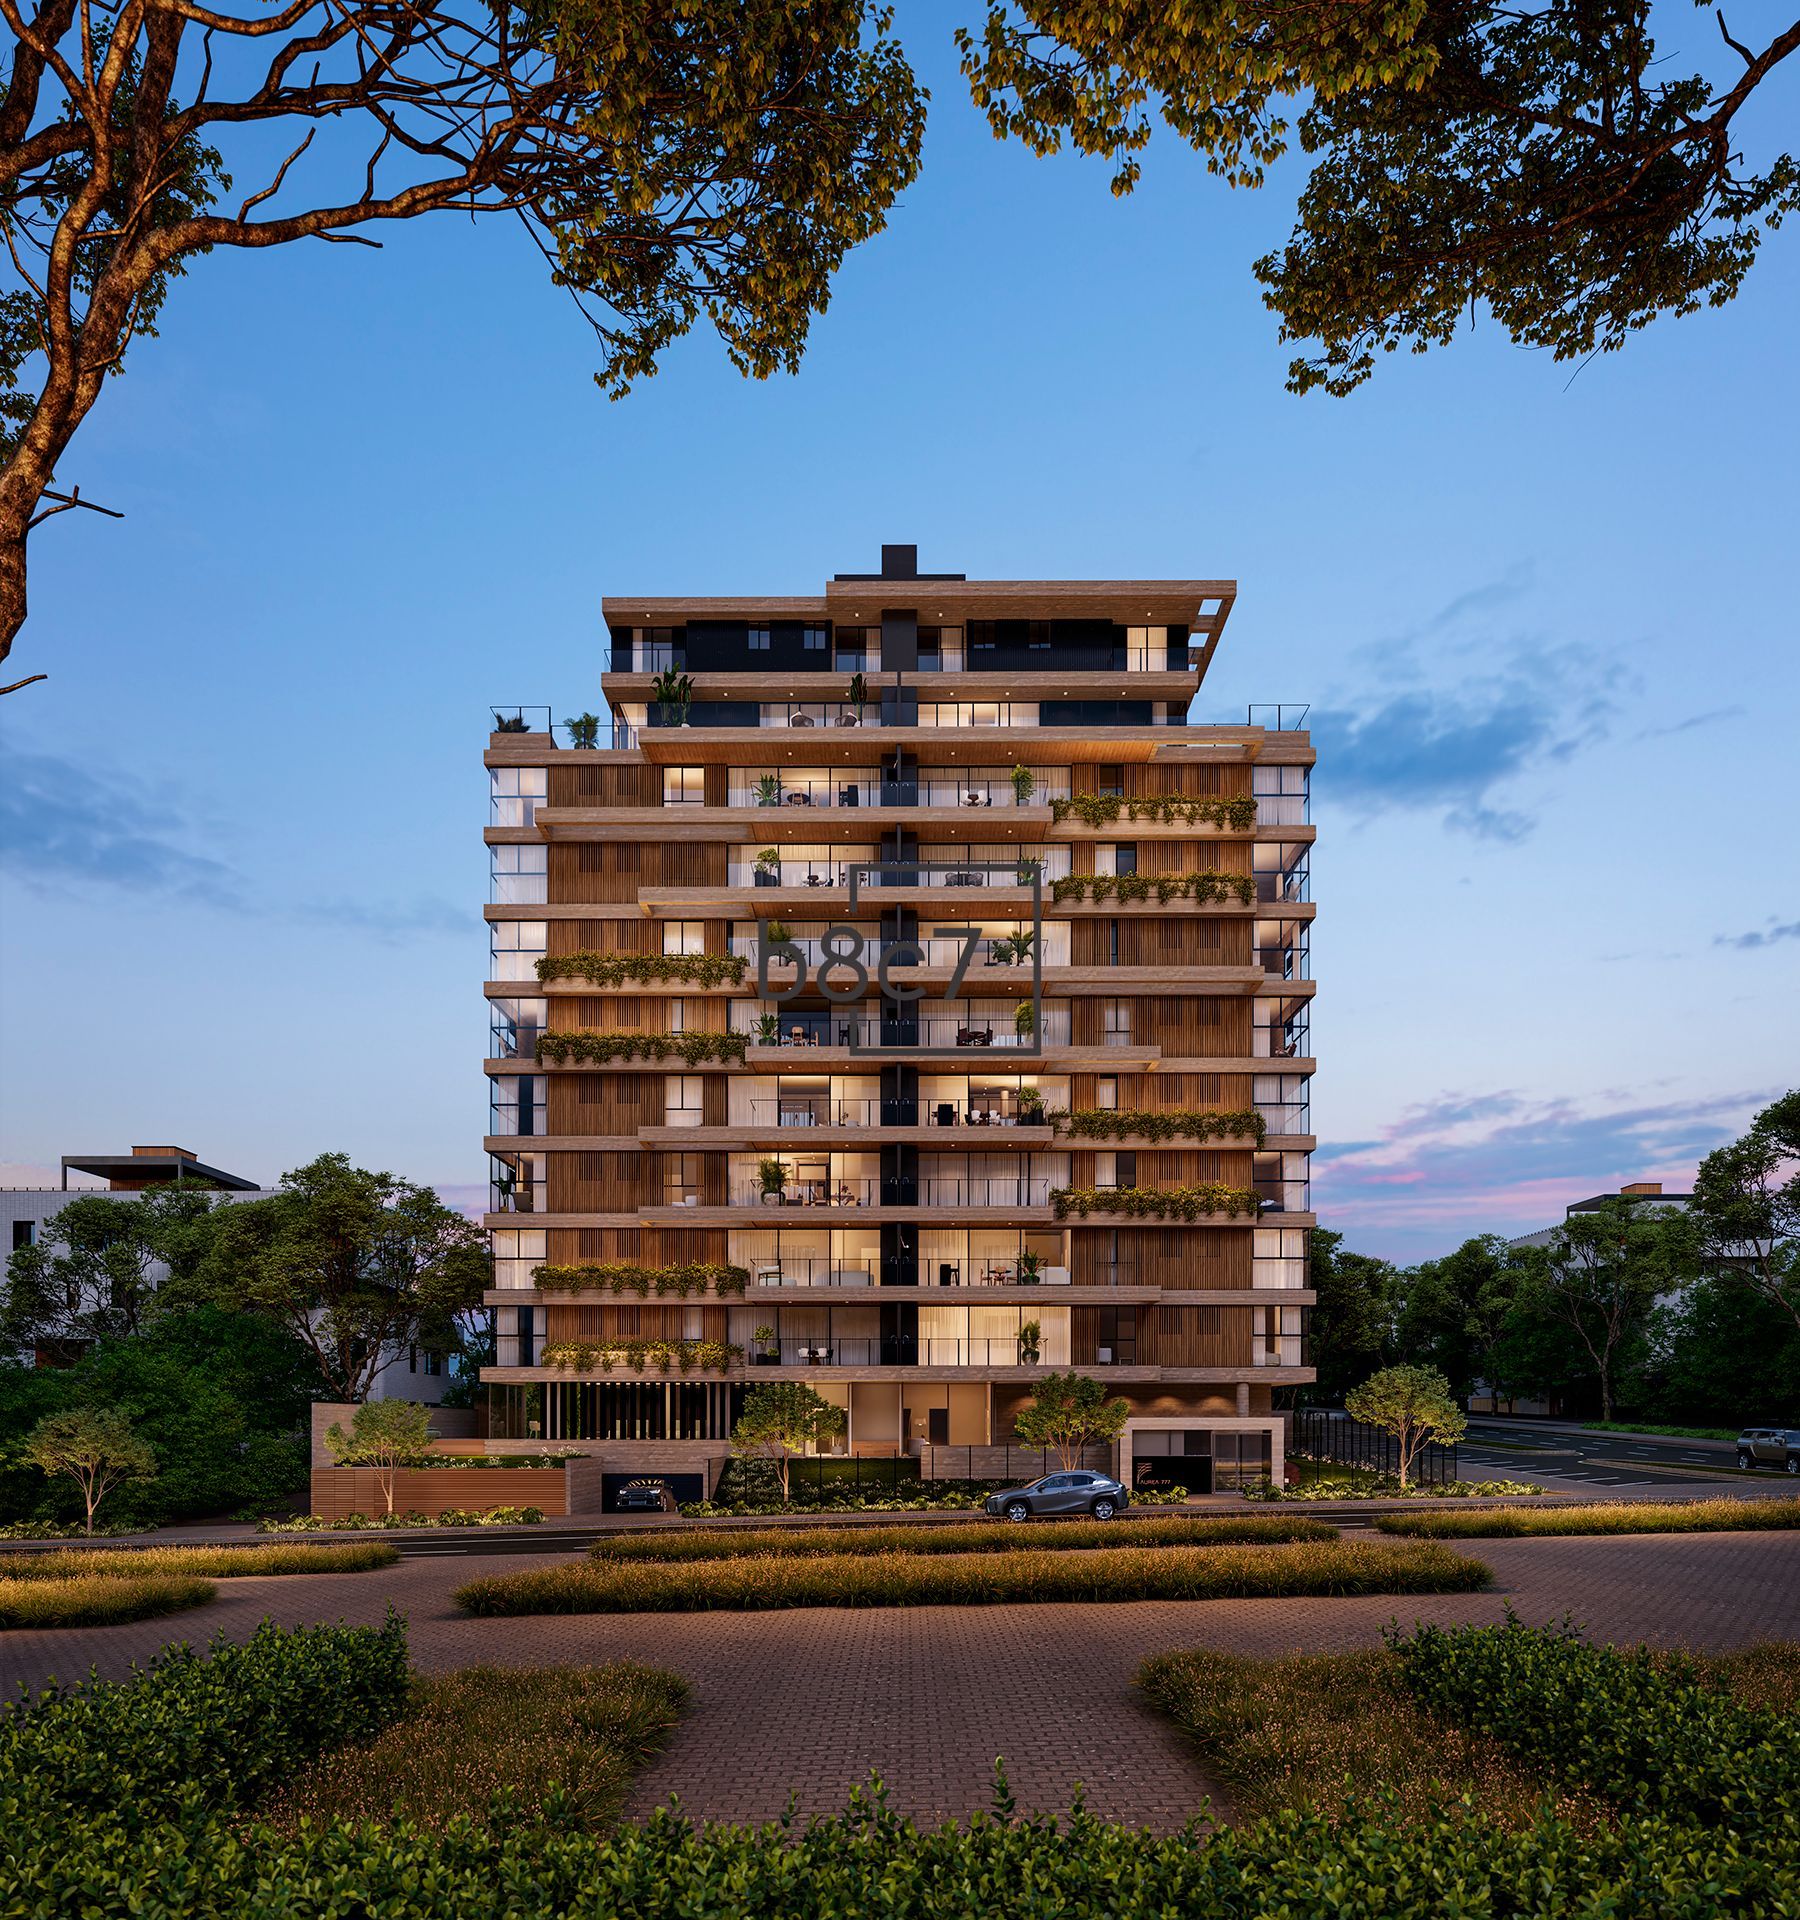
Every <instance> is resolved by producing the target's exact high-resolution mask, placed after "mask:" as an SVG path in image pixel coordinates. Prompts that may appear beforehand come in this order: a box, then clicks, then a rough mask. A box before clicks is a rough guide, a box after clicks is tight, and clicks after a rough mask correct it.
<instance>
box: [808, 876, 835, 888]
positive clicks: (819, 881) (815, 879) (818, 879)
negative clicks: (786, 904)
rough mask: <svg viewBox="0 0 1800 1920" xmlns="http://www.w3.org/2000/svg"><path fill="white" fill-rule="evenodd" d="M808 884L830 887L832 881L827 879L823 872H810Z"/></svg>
mask: <svg viewBox="0 0 1800 1920" xmlns="http://www.w3.org/2000/svg"><path fill="white" fill-rule="evenodd" d="M806 884H807V885H808V886H809V887H828V886H830V884H831V882H830V881H829V880H827V879H826V878H825V877H824V875H823V874H818V873H809V874H808V875H807V876H806Z"/></svg>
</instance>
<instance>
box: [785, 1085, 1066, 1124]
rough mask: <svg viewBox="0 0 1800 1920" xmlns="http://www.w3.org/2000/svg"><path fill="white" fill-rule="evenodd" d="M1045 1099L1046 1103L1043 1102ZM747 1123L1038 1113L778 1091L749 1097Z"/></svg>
mask: <svg viewBox="0 0 1800 1920" xmlns="http://www.w3.org/2000/svg"><path fill="white" fill-rule="evenodd" d="M1047 1104H1048V1103H1047ZM749 1124H750V1125H752V1126H757V1127H780V1128H784V1129H785V1128H788V1127H793V1128H796V1129H799V1130H801V1131H805V1130H806V1129H808V1128H819V1127H871V1128H873V1127H942V1128H954V1127H961V1128H964V1129H969V1128H977V1129H985V1128H1004V1127H1018V1126H1042V1125H1043V1124H1044V1122H1043V1120H1042V1119H1041V1118H1035V1119H1034V1118H1032V1117H1030V1116H1028V1115H1026V1114H1024V1113H1022V1112H1020V1111H1019V1109H1018V1107H1017V1105H1016V1103H1015V1104H1013V1105H1012V1106H1011V1107H1010V1108H1009V1107H1007V1106H1005V1105H982V1106H976V1105H975V1104H973V1103H972V1102H965V1101H963V1100H934V1099H931V1098H929V1097H927V1096H924V1095H921V1096H920V1097H919V1098H918V1099H916V1100H880V1099H875V1098H873V1097H870V1098H855V1099H840V1098H837V1097H835V1096H833V1095H831V1094H824V1093H819V1094H791V1095H789V1094H783V1095H779V1096H775V1097H773V1098H769V1099H754V1100H752V1101H751V1102H750V1113H749Z"/></svg>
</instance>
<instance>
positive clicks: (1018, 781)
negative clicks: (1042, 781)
mask: <svg viewBox="0 0 1800 1920" xmlns="http://www.w3.org/2000/svg"><path fill="white" fill-rule="evenodd" d="M1009 777H1010V778H1011V780H1012V790H1013V805H1014V806H1018V807H1023V806H1029V805H1030V803H1031V796H1032V794H1033V793H1034V792H1035V791H1036V790H1037V775H1036V774H1035V773H1033V772H1032V770H1031V769H1030V768H1029V767H1028V766H1026V765H1024V763H1023V762H1021V763H1020V764H1018V765H1017V766H1015V767H1014V768H1013V770H1012V773H1011V775H1010V776H1009Z"/></svg>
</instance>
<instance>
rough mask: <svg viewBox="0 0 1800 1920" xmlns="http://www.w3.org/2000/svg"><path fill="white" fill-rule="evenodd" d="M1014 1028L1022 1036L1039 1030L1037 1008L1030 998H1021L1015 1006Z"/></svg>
mask: <svg viewBox="0 0 1800 1920" xmlns="http://www.w3.org/2000/svg"><path fill="white" fill-rule="evenodd" d="M1013 1030H1014V1032H1016V1033H1017V1034H1018V1035H1019V1036H1020V1037H1021V1038H1023V1037H1024V1036H1025V1035H1026V1034H1030V1033H1036V1032H1037V1008H1036V1007H1034V1006H1033V1005H1032V1004H1031V1002H1030V1001H1029V1000H1021V1001H1020V1002H1019V1004H1018V1005H1017V1006H1016V1007H1014V1008H1013Z"/></svg>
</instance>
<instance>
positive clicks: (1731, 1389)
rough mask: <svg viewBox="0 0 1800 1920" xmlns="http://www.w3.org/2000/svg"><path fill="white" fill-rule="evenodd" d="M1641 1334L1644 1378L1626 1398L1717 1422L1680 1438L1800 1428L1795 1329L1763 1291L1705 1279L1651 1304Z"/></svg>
mask: <svg viewBox="0 0 1800 1920" xmlns="http://www.w3.org/2000/svg"><path fill="white" fill-rule="evenodd" d="M1644 1337H1645V1343H1646V1347H1647V1352H1646V1355H1645V1359H1644V1366H1643V1373H1642V1378H1641V1380H1639V1381H1632V1382H1629V1383H1628V1385H1627V1388H1626V1394H1625V1396H1624V1397H1628V1398H1629V1400H1630V1401H1631V1403H1632V1405H1633V1406H1634V1407H1635V1408H1636V1409H1637V1410H1638V1411H1639V1412H1642V1413H1646V1414H1654V1413H1659V1412H1667V1413H1668V1414H1669V1415H1671V1416H1674V1417H1676V1418H1677V1419H1678V1420H1679V1421H1681V1422H1684V1423H1685V1422H1689V1421H1695V1422H1700V1421H1711V1422H1717V1425H1716V1426H1706V1427H1687V1428H1686V1429H1685V1432H1682V1433H1680V1434H1679V1437H1685V1438H1694V1439H1719V1440H1735V1439H1736V1438H1737V1437H1738V1434H1739V1432H1740V1430H1741V1429H1742V1427H1743V1425H1744V1424H1745V1423H1746V1421H1749V1422H1762V1421H1770V1422H1778V1421H1779V1422H1788V1423H1792V1424H1800V1326H1796V1324H1795V1322H1794V1319H1793V1317H1792V1315H1790V1314H1789V1313H1788V1312H1787V1311H1786V1309H1785V1308H1784V1307H1783V1306H1782V1305H1781V1304H1780V1302H1779V1301H1777V1300H1774V1299H1771V1298H1770V1297H1769V1296H1768V1295H1767V1294H1766V1293H1764V1292H1763V1291H1762V1289H1761V1288H1760V1287H1757V1286H1751V1285H1746V1284H1745V1283H1744V1282H1743V1281H1742V1280H1741V1279H1739V1278H1737V1277H1735V1276H1733V1275H1728V1274H1725V1273H1717V1274H1714V1273H1707V1274H1704V1275H1703V1276H1702V1277H1701V1278H1700V1279H1698V1280H1695V1281H1694V1282H1692V1283H1691V1284H1690V1285H1688V1286H1685V1287H1683V1288H1681V1289H1680V1290H1679V1291H1678V1292H1676V1293H1673V1294H1671V1295H1669V1296H1668V1297H1667V1298H1666V1299H1659V1300H1658V1301H1657V1302H1656V1304H1655V1305H1654V1306H1653V1307H1652V1308H1651V1309H1650V1314H1649V1317H1648V1319H1647V1320H1646V1322H1645V1327H1644ZM1614 1424H1615V1426H1616V1427H1617V1426H1619V1423H1617V1422H1615V1423H1614ZM1634 1424H1638V1425H1639V1426H1640V1427H1641V1425H1642V1423H1634ZM1621 1430H1625V1429H1623V1428H1621Z"/></svg>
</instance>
